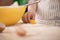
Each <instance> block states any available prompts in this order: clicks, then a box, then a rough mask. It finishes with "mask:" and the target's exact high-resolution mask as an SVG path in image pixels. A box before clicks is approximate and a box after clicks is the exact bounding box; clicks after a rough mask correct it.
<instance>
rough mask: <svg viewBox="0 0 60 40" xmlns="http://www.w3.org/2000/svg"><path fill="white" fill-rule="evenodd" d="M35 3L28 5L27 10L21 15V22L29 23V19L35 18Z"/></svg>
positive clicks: (31, 0) (32, 0)
mask: <svg viewBox="0 0 60 40" xmlns="http://www.w3.org/2000/svg"><path fill="white" fill-rule="evenodd" d="M32 2H34V0H30V1H29V2H28V3H32ZM35 12H36V4H33V5H30V6H28V12H27V13H26V14H25V15H24V16H23V18H22V19H23V22H25V23H29V22H30V20H31V19H33V20H35Z"/></svg>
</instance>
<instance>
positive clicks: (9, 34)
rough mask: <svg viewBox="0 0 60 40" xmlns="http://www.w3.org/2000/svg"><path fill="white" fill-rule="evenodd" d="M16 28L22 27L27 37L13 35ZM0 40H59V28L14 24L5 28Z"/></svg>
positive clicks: (0, 34)
mask: <svg viewBox="0 0 60 40" xmlns="http://www.w3.org/2000/svg"><path fill="white" fill-rule="evenodd" d="M16 27H23V28H24V29H25V30H26V31H27V35H26V36H24V37H21V36H18V35H17V34H16V33H15V28H16ZM0 40H60V27H57V26H47V25H42V24H35V25H31V24H16V25H14V26H11V27H7V28H6V29H5V30H4V32H3V33H0Z"/></svg>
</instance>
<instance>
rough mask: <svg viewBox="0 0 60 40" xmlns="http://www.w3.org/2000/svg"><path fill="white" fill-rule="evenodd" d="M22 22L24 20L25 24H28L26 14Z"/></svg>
mask: <svg viewBox="0 0 60 40" xmlns="http://www.w3.org/2000/svg"><path fill="white" fill-rule="evenodd" d="M22 20H23V22H24V23H28V20H27V14H25V15H24V16H23V18H22Z"/></svg>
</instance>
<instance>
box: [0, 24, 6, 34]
mask: <svg viewBox="0 0 60 40" xmlns="http://www.w3.org/2000/svg"><path fill="white" fill-rule="evenodd" d="M4 29H5V25H4V24H2V23H0V33H1V32H3V30H4Z"/></svg>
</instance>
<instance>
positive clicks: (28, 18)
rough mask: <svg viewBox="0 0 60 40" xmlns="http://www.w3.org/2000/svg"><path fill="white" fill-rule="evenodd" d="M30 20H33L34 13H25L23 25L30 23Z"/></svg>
mask: <svg viewBox="0 0 60 40" xmlns="http://www.w3.org/2000/svg"><path fill="white" fill-rule="evenodd" d="M31 19H33V20H35V13H33V12H27V13H26V14H25V15H24V16H23V18H22V20H23V22H24V23H30V20H31Z"/></svg>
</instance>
